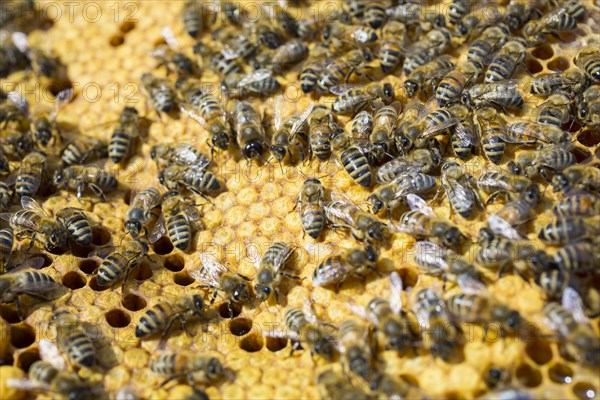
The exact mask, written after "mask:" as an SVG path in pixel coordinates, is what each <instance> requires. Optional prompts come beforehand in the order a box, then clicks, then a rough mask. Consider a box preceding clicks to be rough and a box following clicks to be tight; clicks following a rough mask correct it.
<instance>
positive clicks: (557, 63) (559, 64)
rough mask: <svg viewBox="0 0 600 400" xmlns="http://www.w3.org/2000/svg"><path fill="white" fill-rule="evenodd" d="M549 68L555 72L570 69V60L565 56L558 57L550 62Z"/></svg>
mask: <svg viewBox="0 0 600 400" xmlns="http://www.w3.org/2000/svg"><path fill="white" fill-rule="evenodd" d="M548 69H549V70H551V71H555V72H562V71H566V70H567V69H569V61H568V60H567V59H566V58H564V57H556V58H555V59H554V60H552V61H550V62H549V63H548Z"/></svg>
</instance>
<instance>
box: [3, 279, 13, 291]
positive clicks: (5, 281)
mask: <svg viewBox="0 0 600 400" xmlns="http://www.w3.org/2000/svg"><path fill="white" fill-rule="evenodd" d="M10 286H11V283H10V281H9V280H8V279H0V292H1V293H8V289H9V288H10Z"/></svg>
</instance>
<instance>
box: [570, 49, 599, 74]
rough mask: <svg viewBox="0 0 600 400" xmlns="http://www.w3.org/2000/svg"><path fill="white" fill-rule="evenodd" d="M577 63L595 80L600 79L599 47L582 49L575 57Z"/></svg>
mask: <svg viewBox="0 0 600 400" xmlns="http://www.w3.org/2000/svg"><path fill="white" fill-rule="evenodd" d="M575 65H577V66H578V67H579V68H581V69H582V70H584V71H585V72H587V73H588V75H589V76H590V77H591V78H592V79H593V80H594V81H596V82H599V81H600V52H599V51H598V49H597V48H593V47H589V48H584V49H583V50H580V51H579V53H578V54H577V56H576V57H575Z"/></svg>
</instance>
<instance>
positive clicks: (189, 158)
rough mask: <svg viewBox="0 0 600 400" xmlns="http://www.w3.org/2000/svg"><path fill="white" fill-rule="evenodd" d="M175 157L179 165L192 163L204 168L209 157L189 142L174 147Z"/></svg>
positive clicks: (208, 162) (208, 161)
mask: <svg viewBox="0 0 600 400" xmlns="http://www.w3.org/2000/svg"><path fill="white" fill-rule="evenodd" d="M175 158H176V159H177V163H178V164H181V165H194V166H196V167H198V168H204V167H206V166H207V165H208V164H210V158H209V157H208V156H206V155H205V154H203V153H200V152H199V151H198V149H196V148H195V147H194V146H193V145H192V144H190V143H182V144H180V145H177V146H176V147H175Z"/></svg>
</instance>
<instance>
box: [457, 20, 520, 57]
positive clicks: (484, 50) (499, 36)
mask: <svg viewBox="0 0 600 400" xmlns="http://www.w3.org/2000/svg"><path fill="white" fill-rule="evenodd" d="M509 35H510V31H509V29H508V26H506V25H505V24H503V23H498V24H495V25H490V26H488V27H486V28H485V29H484V30H483V32H481V34H480V35H479V36H478V38H477V39H475V40H474V41H473V42H471V45H470V46H469V49H468V50H467V60H468V61H471V62H475V63H481V64H484V61H485V60H486V59H487V58H489V57H491V56H492V54H494V53H495V52H496V51H498V49H500V47H502V45H504V43H506V41H507V40H508V36H509Z"/></svg>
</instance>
